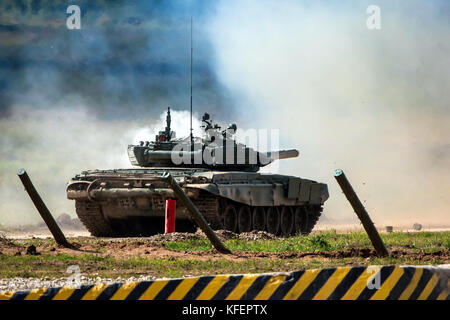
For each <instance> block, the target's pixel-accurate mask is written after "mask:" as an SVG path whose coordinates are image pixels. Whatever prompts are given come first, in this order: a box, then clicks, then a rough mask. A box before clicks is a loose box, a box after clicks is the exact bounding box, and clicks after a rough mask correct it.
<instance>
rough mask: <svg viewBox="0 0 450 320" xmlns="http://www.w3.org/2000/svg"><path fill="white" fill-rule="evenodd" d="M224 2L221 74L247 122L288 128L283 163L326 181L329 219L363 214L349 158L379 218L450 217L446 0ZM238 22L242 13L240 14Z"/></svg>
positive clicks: (441, 221)
mask: <svg viewBox="0 0 450 320" xmlns="http://www.w3.org/2000/svg"><path fill="white" fill-rule="evenodd" d="M370 4H372V2H371V1H366V2H365V1H360V2H358V3H355V2H354V1H339V2H333V1H331V2H327V3H326V4H325V2H299V1H283V2H279V1H243V2H241V1H222V2H221V5H219V6H218V8H217V10H216V15H214V16H213V17H211V20H210V26H209V30H210V39H211V41H212V42H213V46H214V48H215V55H216V56H215V58H216V66H217V68H216V72H217V75H218V77H219V80H221V81H222V83H224V84H225V87H226V88H228V90H229V91H230V92H232V93H233V94H234V98H235V103H236V105H237V107H239V110H240V119H241V120H240V121H241V123H242V122H245V125H246V126H247V127H264V128H267V127H269V128H279V129H280V140H281V141H280V145H281V146H282V147H284V148H291V147H295V148H298V149H299V150H300V157H299V158H297V159H293V160H292V159H291V160H286V161H284V162H283V164H280V172H281V173H285V174H287V173H290V174H296V175H300V176H301V177H305V178H311V179H317V180H319V181H322V182H325V183H327V184H328V185H329V190H330V199H329V200H328V202H327V203H326V205H325V210H324V214H325V216H326V217H327V218H328V221H332V222H333V221H334V222H339V221H341V222H349V223H351V222H356V221H357V220H356V217H355V214H354V213H353V212H352V209H351V207H350V206H349V204H348V203H347V201H346V200H345V197H344V195H343V194H342V192H341V190H340V189H339V186H338V185H337V183H336V182H335V181H334V178H333V172H334V170H335V169H337V168H342V169H343V170H344V171H345V172H346V174H347V177H348V178H349V180H350V182H351V183H352V184H353V186H354V188H355V190H356V191H357V193H358V194H359V196H360V198H361V200H362V201H363V202H364V204H365V206H366V208H367V209H368V211H369V213H370V214H371V216H372V219H373V220H374V222H375V223H376V225H378V226H384V225H396V224H412V223H414V222H420V223H422V224H424V225H447V226H448V225H450V197H449V190H450V165H449V164H450V132H449V124H450V98H449V95H448V93H449V89H450V80H449V77H448V75H449V74H450V37H449V30H450V22H449V19H448V12H449V8H448V6H447V5H446V4H445V3H444V2H439V1H438V2H433V3H430V2H423V1H409V2H408V3H407V4H405V3H404V2H399V1H377V4H378V5H379V6H380V9H381V19H382V20H381V30H369V29H367V27H366V19H367V17H368V15H367V13H366V8H367V7H368V6H369V5H370ZM236 21H239V23H235V22H236Z"/></svg>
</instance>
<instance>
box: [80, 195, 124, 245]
mask: <svg viewBox="0 0 450 320" xmlns="http://www.w3.org/2000/svg"><path fill="white" fill-rule="evenodd" d="M75 210H76V212H77V215H78V218H79V219H80V221H81V222H82V223H83V224H84V226H85V227H86V229H88V231H89V232H90V233H91V234H92V235H93V236H94V237H114V236H116V232H114V230H113V229H112V227H111V224H110V223H109V222H108V221H107V220H106V219H105V218H104V217H103V213H102V210H101V207H100V206H99V205H98V204H96V203H94V202H91V201H89V200H75Z"/></svg>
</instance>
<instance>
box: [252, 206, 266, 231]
mask: <svg viewBox="0 0 450 320" xmlns="http://www.w3.org/2000/svg"><path fill="white" fill-rule="evenodd" d="M253 229H255V230H258V231H265V230H266V210H265V209H264V207H255V208H254V209H253Z"/></svg>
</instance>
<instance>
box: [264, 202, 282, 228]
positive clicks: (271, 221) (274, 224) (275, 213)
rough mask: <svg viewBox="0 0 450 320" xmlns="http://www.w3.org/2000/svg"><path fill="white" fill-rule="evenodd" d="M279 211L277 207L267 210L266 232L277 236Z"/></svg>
mask: <svg viewBox="0 0 450 320" xmlns="http://www.w3.org/2000/svg"><path fill="white" fill-rule="evenodd" d="M280 220H281V219H280V211H279V210H278V208H277V207H269V209H267V231H268V232H270V233H273V234H274V235H278V234H279V232H280Z"/></svg>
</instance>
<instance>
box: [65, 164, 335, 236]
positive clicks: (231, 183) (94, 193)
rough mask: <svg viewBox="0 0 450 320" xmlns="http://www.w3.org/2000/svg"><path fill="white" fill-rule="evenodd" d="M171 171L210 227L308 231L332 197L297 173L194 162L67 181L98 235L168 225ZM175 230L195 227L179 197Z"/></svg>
mask: <svg viewBox="0 0 450 320" xmlns="http://www.w3.org/2000/svg"><path fill="white" fill-rule="evenodd" d="M166 171H168V172H170V173H171V174H172V176H174V178H175V179H176V181H177V182H178V183H179V184H180V186H181V187H182V189H183V190H184V191H185V193H186V194H187V195H188V196H189V198H190V199H191V200H192V201H193V203H194V204H195V205H196V206H197V208H198V209H199V211H200V212H201V213H202V214H203V216H204V217H205V219H206V221H207V222H208V223H209V224H210V225H211V227H212V228H213V229H227V230H230V231H234V232H246V231H251V230H266V231H269V232H271V233H274V234H277V235H284V236H290V235H294V234H297V233H309V232H310V231H311V230H312V228H313V227H314V225H315V223H316V222H317V220H318V219H319V217H320V214H321V211H322V205H323V204H324V202H325V201H326V200H327V198H328V189H327V186H326V185H325V184H322V183H317V182H315V181H312V180H308V179H301V178H299V177H295V176H286V175H277V174H261V173H254V172H219V171H210V170H205V169H192V168H176V169H175V168H152V169H120V170H92V171H84V172H82V173H81V174H79V175H77V176H75V177H74V178H73V179H72V180H71V181H70V182H69V185H68V187H67V197H68V198H69V199H72V200H75V207H76V212H77V215H78V217H79V218H80V220H81V221H82V222H83V224H84V225H85V226H86V227H87V229H88V230H89V231H90V232H91V234H92V235H94V236H99V237H102V236H106V237H110V236H112V237H123V236H148V235H152V234H156V233H162V232H164V215H165V200H167V199H176V196H175V195H174V193H173V191H172V190H171V189H170V188H169V186H168V185H166V184H165V182H164V181H163V180H162V179H161V175H162V173H163V172H166ZM176 231H180V232H182V231H195V225H194V223H193V221H191V219H190V215H189V213H188V211H187V209H186V208H185V207H184V206H183V205H182V203H181V201H177V208H176Z"/></svg>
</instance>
